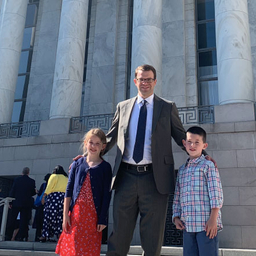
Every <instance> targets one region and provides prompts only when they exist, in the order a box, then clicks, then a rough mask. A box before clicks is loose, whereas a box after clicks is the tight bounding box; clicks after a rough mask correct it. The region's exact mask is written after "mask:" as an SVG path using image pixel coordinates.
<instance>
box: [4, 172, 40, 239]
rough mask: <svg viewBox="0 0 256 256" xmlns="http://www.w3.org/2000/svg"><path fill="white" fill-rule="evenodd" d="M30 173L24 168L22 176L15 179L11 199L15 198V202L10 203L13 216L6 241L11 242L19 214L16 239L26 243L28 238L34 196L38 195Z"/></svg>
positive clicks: (11, 216)
mask: <svg viewBox="0 0 256 256" xmlns="http://www.w3.org/2000/svg"><path fill="white" fill-rule="evenodd" d="M29 173H30V169H29V168H28V167H25V168H23V171H22V176H21V177H18V178H16V179H14V182H13V186H12V188H11V191H10V197H14V198H15V200H14V201H13V202H11V203H10V207H11V215H10V219H9V223H8V226H7V231H6V233H7V235H6V236H7V237H6V240H11V238H12V234H13V231H14V228H15V222H16V220H17V216H18V214H19V213H20V226H19V232H18V233H17V235H16V238H15V239H16V240H17V241H24V240H27V238H28V224H29V220H30V219H31V211H32V207H33V199H32V196H34V195H35V194H36V186H35V180H33V179H31V178H30V177H29Z"/></svg>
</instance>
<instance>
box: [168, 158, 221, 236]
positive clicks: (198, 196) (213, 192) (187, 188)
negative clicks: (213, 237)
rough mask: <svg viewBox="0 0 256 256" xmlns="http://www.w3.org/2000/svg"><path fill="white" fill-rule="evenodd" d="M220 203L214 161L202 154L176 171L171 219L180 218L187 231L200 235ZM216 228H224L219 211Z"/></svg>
mask: <svg viewBox="0 0 256 256" xmlns="http://www.w3.org/2000/svg"><path fill="white" fill-rule="evenodd" d="M222 204H223V192H222V185H221V181H220V176H219V171H218V169H217V168H216V167H215V166H214V164H213V162H212V161H208V160H206V159H205V156H204V155H201V156H200V157H198V158H195V159H192V160H190V159H188V160H187V162H186V163H185V164H183V165H182V166H181V167H180V169H179V172H178V176H177V181H176V187H175V195H174V201H173V216H172V219H173V218H175V217H179V218H180V220H181V221H182V222H183V223H184V225H185V228H186V231H187V232H200V231H203V230H205V224H206V222H207V221H208V219H209V217H210V214H211V209H212V208H221V207H222ZM217 227H218V230H221V229H222V228H223V226H222V222H221V212H220V210H219V213H218V218H217Z"/></svg>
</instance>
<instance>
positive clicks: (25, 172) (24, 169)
mask: <svg viewBox="0 0 256 256" xmlns="http://www.w3.org/2000/svg"><path fill="white" fill-rule="evenodd" d="M29 171H30V170H29V168H28V167H24V168H23V170H22V174H23V175H29Z"/></svg>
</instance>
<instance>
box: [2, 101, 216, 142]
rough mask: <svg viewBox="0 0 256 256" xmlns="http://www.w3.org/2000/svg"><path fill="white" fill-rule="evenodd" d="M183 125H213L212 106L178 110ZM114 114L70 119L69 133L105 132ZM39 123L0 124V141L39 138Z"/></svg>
mask: <svg viewBox="0 0 256 256" xmlns="http://www.w3.org/2000/svg"><path fill="white" fill-rule="evenodd" d="M178 110H179V116H180V119H181V122H182V123H183V124H184V125H189V124H204V123H214V106H197V107H183V108H178ZM113 116H114V114H113V113H112V114H100V115H90V116H78V117H72V118H71V119H70V129H69V133H80V132H86V131H88V130H90V129H91V128H93V127H100V128H101V129H102V130H104V131H105V132H106V131H108V129H109V127H110V126H111V122H112V119H113ZM39 132H40V121H31V122H20V123H8V124H0V139H8V138H22V137H32V136H39Z"/></svg>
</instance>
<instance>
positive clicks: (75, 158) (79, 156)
mask: <svg viewBox="0 0 256 256" xmlns="http://www.w3.org/2000/svg"><path fill="white" fill-rule="evenodd" d="M81 157H83V156H82V155H78V156H76V157H74V158H73V161H76V160H78V159H79V158H81ZM71 167H72V163H71V164H70V166H69V167H68V170H69V171H70V169H71Z"/></svg>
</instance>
